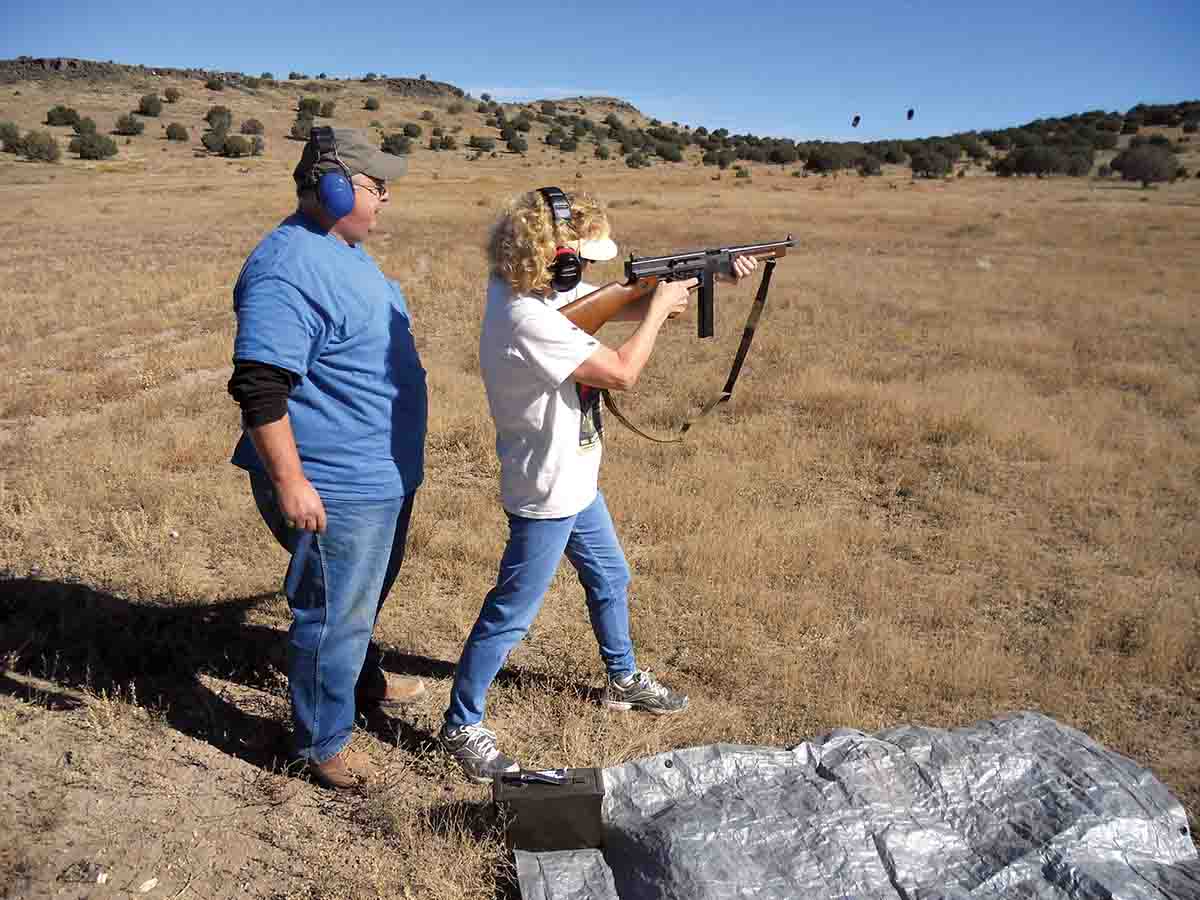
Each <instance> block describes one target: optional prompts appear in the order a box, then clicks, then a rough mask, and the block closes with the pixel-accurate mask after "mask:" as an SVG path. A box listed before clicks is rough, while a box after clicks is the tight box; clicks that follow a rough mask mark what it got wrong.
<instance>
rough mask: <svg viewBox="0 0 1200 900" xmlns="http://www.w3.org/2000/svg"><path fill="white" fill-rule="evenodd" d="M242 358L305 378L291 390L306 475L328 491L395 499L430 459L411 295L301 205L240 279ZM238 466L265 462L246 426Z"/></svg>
mask: <svg viewBox="0 0 1200 900" xmlns="http://www.w3.org/2000/svg"><path fill="white" fill-rule="evenodd" d="M233 308H234V312H235V313H236V314H237V337H236V338H235V339H234V343H233V358H234V359H235V360H245V361H254V362H260V363H266V364H268V365H272V366H279V367H280V368H283V369H287V370H288V371H291V372H295V373H296V374H297V375H299V376H300V382H299V384H298V385H297V386H296V387H295V388H294V389H293V390H292V392H291V394H290V396H289V397H288V418H289V419H290V421H291V425H292V431H293V433H294V434H295V436H296V445H297V447H298V448H299V451H300V461H301V463H302V465H303V467H304V475H305V477H306V478H308V480H309V481H310V482H311V483H312V485H313V487H314V488H315V489H316V491H317V493H318V494H320V495H321V496H322V497H329V498H332V499H342V500H357V499H368V498H369V499H375V500H386V499H395V498H397V497H401V496H403V495H405V494H407V493H411V492H412V491H414V490H415V489H416V488H417V486H418V485H419V484H420V483H421V479H422V477H423V474H424V472H423V469H424V448H425V427H426V419H427V417H428V400H427V396H426V387H425V369H424V368H423V367H422V366H421V360H420V357H419V356H418V355H417V348H416V345H415V344H414V342H413V334H412V328H411V326H410V319H409V314H408V305H407V304H406V303H405V302H404V294H403V293H401V291H400V287H399V286H398V285H397V284H396V283H395V282H394V281H391V280H390V279H388V278H387V277H386V276H384V274H383V272H381V271H380V269H379V266H378V265H376V264H375V261H374V260H373V259H371V257H370V256H369V255H367V253H366V252H365V251H364V250H363V249H362V247H361V246H356V247H351V246H349V245H347V244H345V243H344V242H342V241H341V240H340V239H339V238H338V237H337V236H336V235H333V234H329V233H327V232H325V231H323V230H321V229H320V228H319V227H318V226H317V225H316V224H315V223H314V222H312V221H310V220H309V219H308V218H306V217H305V216H303V215H301V214H299V213H296V214H294V215H292V216H289V217H288V218H287V219H285V220H284V221H283V222H282V223H280V225H279V226H278V227H277V228H276V229H275V230H274V231H272V232H271V233H270V234H268V235H267V236H266V237H265V238H263V240H262V242H261V243H260V244H259V245H258V246H257V247H255V248H254V252H252V253H251V254H250V257H249V258H248V259H247V260H246V264H245V265H244V266H243V267H242V273H241V275H240V276H239V277H238V281H237V285H236V286H235V287H234V289H233ZM232 462H233V464H234V465H235V466H240V467H241V468H243V469H247V470H250V471H258V472H265V467H264V466H263V464H262V461H261V460H260V459H259V457H258V452H257V451H256V450H255V449H254V444H253V443H252V442H251V441H250V439H249V437H248V436H247V435H246V434H244V433H243V434H242V439H241V440H240V441H239V442H238V445H237V447H236V448H235V449H234V452H233V460H232Z"/></svg>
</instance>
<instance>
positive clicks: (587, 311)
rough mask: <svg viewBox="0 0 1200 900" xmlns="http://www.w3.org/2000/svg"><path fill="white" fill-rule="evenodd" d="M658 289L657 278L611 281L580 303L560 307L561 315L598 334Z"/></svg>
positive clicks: (579, 301) (583, 297) (574, 323)
mask: <svg viewBox="0 0 1200 900" xmlns="http://www.w3.org/2000/svg"><path fill="white" fill-rule="evenodd" d="M656 287H658V279H657V278H639V279H638V280H636V281H633V282H630V283H628V284H627V283H623V282H620V281H610V282H609V283H608V284H606V285H604V286H603V287H599V288H596V290H594V291H592V292H591V293H590V294H585V295H584V296H582V297H580V298H579V299H578V300H572V301H571V302H570V303H568V304H567V305H566V306H561V307H559V309H558V311H559V312H560V313H562V314H563V315H564V316H566V317H567V319H568V320H569V321H570V322H571V324H572V325H575V326H576V327H577V328H581V329H582V330H584V331H586V332H587V333H588V334H595V333H596V332H597V331H599V330H600V327H601V326H602V325H603V324H604V323H605V322H607V321H608V320H609V319H611V318H612V317H613V316H615V315H616V314H617V313H618V312H620V311H621V310H622V309H624V308H625V307H626V306H628V305H629V304H631V303H634V302H636V301H638V300H641V299H642V298H643V297H648V296H649V295H650V294H653V293H654V289H655V288H656Z"/></svg>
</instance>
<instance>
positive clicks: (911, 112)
mask: <svg viewBox="0 0 1200 900" xmlns="http://www.w3.org/2000/svg"><path fill="white" fill-rule="evenodd" d="M912 117H913V111H912V110H911V109H910V110H909V111H908V116H907V118H908V121H910V122H911V121H912Z"/></svg>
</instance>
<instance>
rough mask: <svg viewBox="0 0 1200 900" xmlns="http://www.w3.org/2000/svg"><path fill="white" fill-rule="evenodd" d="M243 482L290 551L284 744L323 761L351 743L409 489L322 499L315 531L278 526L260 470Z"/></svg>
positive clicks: (408, 510) (404, 525)
mask: <svg viewBox="0 0 1200 900" xmlns="http://www.w3.org/2000/svg"><path fill="white" fill-rule="evenodd" d="M250 487H251V490H253V492H254V501H255V503H256V504H258V511H259V512H260V513H261V514H262V517H263V521H265V522H266V523H267V527H268V528H270V529H271V533H272V534H273V535H275V539H276V540H277V541H279V543H280V544H281V545H282V546H283V548H284V549H285V550H287V551H288V552H289V553H291V554H292V561H291V563H290V564H289V565H288V570H287V575H286V577H285V578H284V588H283V589H284V593H285V594H287V598H288V605H289V606H290V607H291V609H292V627H291V629H290V630H289V631H288V687H289V690H290V692H291V699H292V720H293V737H292V739H293V743H294V746H293V749H294V750H295V753H296V755H297V756H298V757H300V758H301V759H306V760H309V761H311V762H315V763H322V762H325V761H326V760H328V759H330V758H331V757H333V756H336V755H337V754H338V753H340V752H341V750H342V748H344V747H345V746H346V745H347V744H348V743H350V735H351V731H352V730H353V728H354V713H355V708H354V691H355V686H356V684H357V683H358V677H359V675H360V674H361V673H362V672H363V671H364V669H365V670H367V671H369V670H370V668H371V667H374V666H378V665H379V650H378V648H377V647H376V646H375V645H374V644H373V643H372V642H371V634H372V632H373V631H374V630H375V622H376V620H377V619H378V618H379V611H380V610H381V609H382V608H383V601H384V600H385V599H386V598H387V595H388V592H389V591H390V590H391V588H392V583H393V582H394V581H395V580H396V574H397V573H398V572H399V571H400V564H401V563H402V562H403V561H404V542H405V539H406V537H407V535H408V522H409V518H410V517H411V515H412V507H413V497H414V495H413V494H408V495H407V496H405V497H400V498H397V499H395V500H379V501H374V500H354V501H350V500H329V499H326V498H322V502H323V503H324V505H325V517H326V527H325V533H324V534H317V533H316V532H312V531H298V530H296V529H294V528H288V527H287V525H286V524H285V522H284V520H283V514H282V513H281V512H280V511H279V506H278V504H277V503H276V500H275V489H274V487H273V486H272V485H271V482H270V480H269V479H267V478H266V477H265V476H262V475H258V474H251V475H250ZM364 663H366V666H364Z"/></svg>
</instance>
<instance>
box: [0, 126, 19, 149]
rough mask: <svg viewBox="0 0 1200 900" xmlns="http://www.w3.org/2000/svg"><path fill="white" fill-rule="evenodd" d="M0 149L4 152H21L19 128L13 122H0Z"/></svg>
mask: <svg viewBox="0 0 1200 900" xmlns="http://www.w3.org/2000/svg"><path fill="white" fill-rule="evenodd" d="M0 149H3V150H4V152H5V153H20V152H21V130H20V129H19V128H17V124H16V123H15V122H0Z"/></svg>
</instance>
